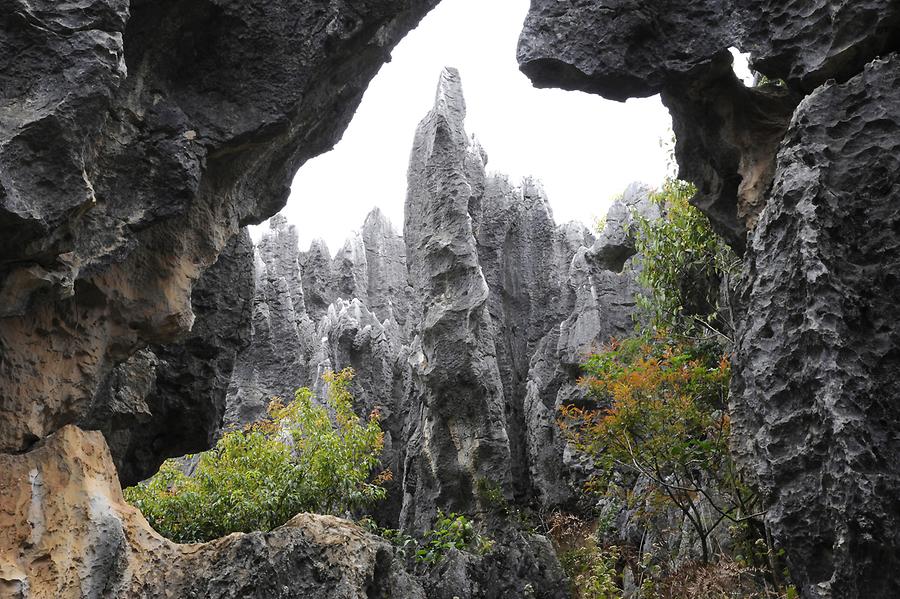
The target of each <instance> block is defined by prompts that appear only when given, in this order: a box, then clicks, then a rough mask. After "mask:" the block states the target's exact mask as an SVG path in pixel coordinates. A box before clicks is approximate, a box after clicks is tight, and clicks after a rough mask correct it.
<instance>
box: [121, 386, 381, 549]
mask: <svg viewBox="0 0 900 599" xmlns="http://www.w3.org/2000/svg"><path fill="white" fill-rule="evenodd" d="M352 377H353V372H352V370H350V369H346V370H343V371H341V372H339V373H328V374H326V377H325V379H326V382H327V383H328V384H329V392H328V398H327V402H328V406H329V407H330V409H331V411H332V415H329V410H328V408H326V407H323V406H320V405H317V404H315V403H314V402H313V398H312V394H311V393H310V391H309V389H305V388H304V389H299V390H298V391H297V394H296V398H295V400H294V401H293V402H291V403H290V404H288V405H284V404H282V403H281V402H279V401H277V400H276V401H274V402H273V403H272V404H271V405H270V406H269V418H268V419H267V420H265V421H263V422H260V423H256V424H254V425H251V426H249V427H247V428H246V429H244V430H236V431H231V432H227V433H225V434H224V435H223V436H222V438H221V439H220V440H219V442H218V443H217V445H216V447H215V448H214V449H212V450H210V451H208V452H206V453H203V454H201V455H200V459H199V463H198V465H197V468H196V472H195V473H194V474H193V475H192V476H187V475H185V474H184V473H183V472H182V471H181V470H180V469H179V467H178V464H177V462H174V461H172V460H169V461H167V462H166V463H164V464H163V466H162V467H161V468H160V471H159V472H158V473H157V474H156V475H155V476H153V477H152V478H151V479H149V480H148V481H145V482H144V483H141V484H139V485H137V486H134V487H131V488H129V489H126V490H125V497H126V499H127V500H128V501H129V503H131V504H132V505H134V506H135V507H137V508H139V509H140V510H141V511H142V512H143V514H144V516H145V517H146V518H147V520H148V521H149V522H150V524H151V525H152V526H153V527H154V528H155V529H156V530H157V531H158V532H160V533H161V534H163V535H164V536H166V537H169V538H170V539H172V540H175V541H179V542H197V541H205V540H210V539H214V538H217V537H220V536H223V535H226V534H229V533H231V532H250V531H255V530H263V531H267V530H271V529H273V528H275V527H277V526H280V525H282V524H284V523H285V522H287V521H288V520H289V519H290V518H292V517H293V516H294V515H296V514H298V513H300V512H318V513H327V514H337V515H343V514H345V513H347V512H349V511H351V510H354V509H357V508H361V507H364V506H367V505H370V504H372V503H374V502H375V501H378V500H379V499H382V498H383V497H384V495H385V491H384V489H383V488H382V487H381V486H380V485H379V482H382V481H384V480H386V479H387V478H389V476H390V473H389V472H384V473H382V474H380V475H379V476H378V477H376V479H375V480H374V481H370V480H369V479H370V476H371V474H372V471H373V469H374V468H375V467H376V465H377V464H378V458H379V455H380V453H381V450H382V447H383V443H384V442H383V433H382V431H381V427H380V425H379V422H378V415H377V414H372V415H371V416H370V417H369V419H368V420H367V421H366V422H360V419H359V417H358V416H357V415H356V414H355V413H354V412H353V398H352V396H351V394H350V392H349V389H348V387H349V385H350V381H351V380H352Z"/></svg>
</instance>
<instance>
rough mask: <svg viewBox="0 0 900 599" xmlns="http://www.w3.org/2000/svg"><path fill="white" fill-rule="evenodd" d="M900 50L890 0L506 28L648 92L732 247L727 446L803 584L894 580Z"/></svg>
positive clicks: (552, 62)
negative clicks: (736, 279) (733, 311)
mask: <svg viewBox="0 0 900 599" xmlns="http://www.w3.org/2000/svg"><path fill="white" fill-rule="evenodd" d="M730 47H736V48H738V49H739V50H741V51H743V52H747V53H749V55H750V65H751V67H752V68H753V69H755V70H756V71H758V72H759V73H760V74H761V75H763V76H764V77H765V78H766V80H764V81H761V82H760V83H761V84H760V85H758V86H756V87H746V86H744V85H743V84H742V83H741V82H740V81H739V80H738V79H737V78H736V76H735V75H734V73H733V72H732V69H731V63H732V59H731V56H730V54H729V51H728V49H729V48H730ZM898 51H900V3H897V2H896V1H894V0H860V1H856V2H830V1H826V0H794V1H790V2H770V1H762V0H731V1H728V0H666V1H662V2H641V1H637V0H621V1H619V0H616V1H589V0H572V1H569V2H556V1H554V0H533V2H532V3H531V9H530V11H529V14H528V17H527V19H526V23H525V28H524V32H523V34H522V36H521V38H520V44H519V50H518V58H519V63H520V67H521V69H522V71H523V72H524V73H526V74H527V75H528V76H529V77H530V78H531V79H532V81H533V82H534V83H535V84H536V85H538V86H542V87H548V86H555V87H562V88H565V89H577V90H583V91H587V92H591V93H597V94H600V95H602V96H605V97H607V98H611V99H615V100H624V99H626V98H629V97H642V96H649V95H652V94H656V93H660V94H662V98H663V101H664V102H665V104H666V105H667V106H668V107H669V110H670V112H671V114H672V117H673V121H674V129H675V133H676V136H677V145H676V155H677V158H678V163H679V166H680V170H681V176H682V177H683V178H686V179H689V180H690V181H692V182H693V183H695V184H696V185H697V187H698V189H699V193H698V194H697V197H696V198H694V200H693V201H694V203H695V204H696V205H697V206H698V207H699V208H701V209H702V210H703V211H704V212H706V214H707V215H709V217H710V218H711V219H712V221H713V222H714V224H715V225H716V226H717V228H718V229H719V231H720V232H721V233H722V234H723V235H725V237H726V238H727V239H728V240H729V241H730V243H731V244H732V245H733V247H734V248H735V249H736V250H738V251H739V252H744V253H745V257H744V259H745V263H744V271H743V282H742V298H743V306H742V310H741V312H742V314H743V316H742V317H741V319H740V323H739V327H738V333H737V340H736V347H735V351H734V359H733V372H734V377H733V382H732V395H731V410H732V418H733V426H734V438H733V450H734V451H735V452H736V454H737V456H738V457H739V459H740V461H741V462H742V464H743V466H744V467H745V468H746V470H747V471H748V472H749V473H751V474H752V475H754V476H755V478H756V482H757V484H758V485H759V487H760V488H761V490H762V491H763V492H764V495H765V502H766V506H767V508H768V513H767V515H766V519H767V521H768V522H769V524H770V525H771V526H772V529H773V532H774V536H775V541H776V543H777V544H778V545H779V546H780V547H782V548H783V549H784V550H785V551H786V556H787V560H788V565H789V567H790V572H791V575H792V578H793V579H794V581H795V582H796V583H797V587H798V590H799V592H800V594H801V595H802V596H803V597H806V598H815V599H853V598H857V597H859V598H862V597H865V598H868V597H896V596H900V574H898V572H900V460H898V449H900V446H898V438H900V437H898V431H900V402H898V399H900V383H898V378H897V372H898V371H900V320H898V318H897V306H898V302H900V295H898V292H900V237H898V231H900V169H898V166H900V165H898V147H900V79H898V77H900V53H898Z"/></svg>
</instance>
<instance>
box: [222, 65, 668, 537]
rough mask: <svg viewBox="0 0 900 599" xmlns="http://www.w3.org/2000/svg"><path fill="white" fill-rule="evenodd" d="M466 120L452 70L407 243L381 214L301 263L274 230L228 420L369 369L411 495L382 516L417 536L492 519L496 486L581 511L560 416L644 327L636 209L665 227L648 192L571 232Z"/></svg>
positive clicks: (419, 151)
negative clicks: (607, 355)
mask: <svg viewBox="0 0 900 599" xmlns="http://www.w3.org/2000/svg"><path fill="white" fill-rule="evenodd" d="M465 110H466V107H465V100H464V98H463V95H462V85H461V81H460V77H459V74H458V72H456V71H455V70H454V69H446V70H444V72H443V73H442V74H441V77H440V80H439V83H438V89H437V94H436V98H435V105H434V108H433V109H432V110H431V111H430V112H429V113H428V115H427V116H426V117H425V119H424V120H423V121H422V122H421V124H420V125H419V128H418V130H417V132H416V135H415V140H414V144H413V149H412V153H411V158H410V168H409V187H408V194H407V199H406V211H405V212H406V218H405V223H404V227H403V235H402V236H401V235H399V234H398V233H396V232H395V231H394V229H393V228H392V225H391V224H390V223H389V222H388V221H387V219H386V218H385V217H384V215H383V214H382V213H381V212H380V211H379V210H377V209H376V210H374V211H373V212H372V213H371V214H369V216H368V217H367V218H366V220H365V223H364V224H363V226H362V228H361V229H360V231H359V232H358V233H356V234H354V235H353V236H352V237H351V238H350V239H349V240H348V241H347V242H346V244H345V245H344V246H343V248H341V250H340V251H339V252H337V254H336V255H335V256H334V257H333V258H332V257H331V256H330V254H329V252H328V248H327V246H325V245H324V243H322V242H314V243H313V244H312V245H311V246H310V248H309V250H307V251H304V252H300V251H298V248H297V232H296V229H295V227H294V226H293V225H289V224H288V223H287V222H286V221H285V220H284V219H283V218H281V217H277V218H275V219H272V221H271V223H270V227H271V230H270V231H269V232H268V233H267V234H265V235H264V237H263V239H262V241H261V242H260V244H259V247H258V251H257V254H258V257H259V259H258V261H257V265H256V280H257V289H256V298H255V300H254V306H253V314H254V319H253V334H252V341H251V343H250V345H249V347H248V348H247V349H246V350H245V351H243V352H242V353H241V357H240V358H239V359H238V363H237V366H236V368H235V371H234V376H233V379H232V382H231V387H230V389H229V398H228V417H227V419H228V421H229V423H231V424H235V425H241V424H245V423H247V422H249V421H252V420H254V419H257V418H259V417H261V416H262V415H263V414H264V413H265V406H266V404H267V403H268V401H270V400H271V399H272V398H273V397H276V396H278V397H291V396H292V394H293V391H294V390H295V389H296V388H297V387H300V386H306V387H310V388H312V389H320V390H321V388H322V385H323V383H322V382H321V375H322V374H323V373H324V372H325V371H326V370H328V369H334V370H337V369H341V368H345V367H348V366H349V367H352V368H353V369H354V370H355V372H356V378H355V380H354V387H355V389H354V390H355V396H356V397H357V400H358V409H359V411H360V412H361V413H369V412H371V411H373V410H377V411H378V412H379V413H380V414H381V416H382V419H383V420H382V424H383V427H384V428H385V430H386V432H387V436H386V453H385V458H384V460H383V461H384V463H385V464H386V465H387V466H388V467H389V468H390V469H391V471H392V472H393V474H394V479H395V480H394V483H393V484H392V485H391V487H390V490H391V499H390V500H389V501H388V502H387V505H386V506H384V507H383V508H382V512H383V513H382V514H381V515H382V516H383V517H384V518H386V520H387V522H388V523H389V524H391V525H397V524H400V525H402V526H403V527H404V528H405V529H408V530H425V529H427V528H428V526H429V524H430V523H431V522H432V521H433V518H434V515H435V513H436V511H437V509H444V510H457V511H468V512H472V511H473V510H478V509H480V508H484V507H485V506H482V505H480V504H479V493H478V487H479V485H484V484H485V483H488V484H489V485H491V487H496V488H498V490H500V491H501V492H502V493H503V494H505V495H506V496H507V497H508V498H509V499H513V500H523V501H531V500H536V501H538V502H539V503H540V504H542V505H544V506H546V507H548V508H552V507H559V506H562V505H566V504H567V503H568V502H570V501H571V500H572V499H573V491H575V490H577V488H578V486H579V482H580V481H579V479H578V473H577V472H576V471H574V470H572V469H569V468H566V467H565V464H566V460H567V457H566V451H565V443H564V440H563V439H562V434H561V433H560V431H559V429H558V428H557V426H556V418H555V414H556V410H557V408H558V407H559V406H560V405H561V404H563V403H567V402H571V401H574V400H576V399H579V398H583V396H584V392H583V391H582V389H581V388H580V387H578V386H577V385H576V380H577V378H578V375H579V369H578V364H579V363H580V362H581V361H582V360H583V359H584V356H585V355H586V354H587V353H588V352H589V351H591V350H592V349H596V348H598V347H600V346H601V345H602V344H603V343H605V342H606V341H608V340H609V339H610V338H611V337H614V336H622V335H625V334H627V333H628V332H629V331H631V330H632V329H633V326H634V324H633V320H632V316H633V313H634V306H635V295H636V293H638V291H639V288H638V285H637V283H636V281H635V269H634V266H633V256H634V254H635V249H634V240H633V237H632V236H631V235H630V234H629V233H628V225H629V224H630V222H631V219H632V218H633V217H632V213H633V211H637V212H639V213H641V214H643V215H644V216H647V217H654V216H656V215H657V214H658V212H657V210H658V209H657V208H656V205H655V204H654V203H653V202H651V201H650V199H649V191H650V190H649V188H647V187H645V186H642V185H638V184H635V185H632V186H631V187H630V188H629V189H628V190H626V192H625V194H623V196H622V199H621V200H618V201H617V202H616V203H615V204H614V206H613V208H612V209H611V211H610V218H609V219H608V221H607V225H606V227H605V229H604V231H602V232H601V234H600V235H599V236H598V238H596V239H595V238H594V235H593V234H592V233H591V232H590V231H588V230H587V229H586V228H585V227H584V226H582V225H579V224H575V223H569V224H564V225H557V224H556V223H555V222H554V220H553V216H552V213H551V210H550V205H549V201H548V199H547V197H546V195H545V194H544V192H543V190H542V189H541V187H540V185H539V184H538V183H536V182H534V181H532V180H525V181H523V182H522V184H521V185H518V186H516V185H513V184H511V183H510V182H509V181H508V179H507V178H506V177H504V176H502V175H498V174H488V173H487V172H486V167H485V163H486V160H487V154H486V152H485V151H484V150H483V149H482V148H481V147H480V146H479V144H478V143H477V142H476V141H474V139H473V138H471V137H469V136H468V135H467V134H466V132H465V129H464V118H465ZM319 395H320V396H321V395H322V393H320V394H319Z"/></svg>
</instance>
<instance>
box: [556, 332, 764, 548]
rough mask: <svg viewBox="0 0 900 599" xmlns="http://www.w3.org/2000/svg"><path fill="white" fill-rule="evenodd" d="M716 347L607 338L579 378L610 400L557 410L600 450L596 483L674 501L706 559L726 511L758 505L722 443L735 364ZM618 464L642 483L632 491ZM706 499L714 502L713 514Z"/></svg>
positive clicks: (733, 516)
mask: <svg viewBox="0 0 900 599" xmlns="http://www.w3.org/2000/svg"><path fill="white" fill-rule="evenodd" d="M718 349H719V348H718V346H717V345H715V344H707V345H706V346H701V345H698V344H696V343H691V342H686V341H683V340H676V339H670V338H665V337H662V336H657V337H647V336H644V337H636V338H632V339H628V340H626V341H623V342H617V341H613V342H612V343H611V344H610V346H609V347H608V348H607V349H606V350H605V351H603V352H601V353H598V354H595V355H593V356H591V357H590V359H589V360H588V362H587V363H586V364H585V366H584V370H585V373H586V374H585V376H584V378H583V379H582V383H583V384H584V385H586V386H587V388H588V390H589V392H590V394H591V395H592V396H594V397H595V398H596V399H597V400H598V402H599V403H601V404H602V405H606V406H608V407H606V408H603V409H599V410H586V409H583V408H578V407H575V406H568V407H564V408H563V409H562V418H561V420H560V425H561V426H562V427H563V428H564V429H565V430H566V431H567V432H568V435H569V437H570V439H571V440H572V441H573V442H574V443H575V445H576V447H578V448H579V449H580V450H582V451H584V452H586V453H587V454H589V455H591V456H593V457H594V458H595V460H596V463H597V465H598V467H599V469H600V472H601V476H600V477H599V478H598V479H597V480H596V481H595V484H594V490H595V491H599V492H601V493H603V494H611V495H616V494H618V495H620V496H621V498H624V499H627V500H629V501H630V502H631V503H632V504H642V505H673V506H675V507H677V508H678V509H679V510H680V511H681V512H682V513H683V514H684V516H685V518H686V519H687V520H688V521H689V522H690V524H691V526H692V527H693V529H694V531H695V532H696V534H697V537H698V538H699V540H700V545H701V550H702V557H703V561H704V562H708V561H709V560H710V557H711V553H710V547H709V542H708V538H709V535H710V533H711V532H712V530H713V529H715V527H716V526H717V525H718V524H719V523H720V522H722V520H725V519H727V520H730V521H732V522H735V523H738V522H743V521H745V520H747V519H748V518H757V517H759V515H760V514H758V513H756V509H755V506H756V503H757V497H756V495H755V494H753V493H752V492H750V491H749V490H748V488H747V486H746V485H745V484H744V481H743V479H742V477H741V475H740V473H739V471H738V469H737V468H736V466H735V464H734V462H733V461H732V459H731V456H730V454H729V451H728V436H729V432H730V431H729V428H730V422H729V419H728V415H727V412H726V410H725V407H726V406H725V402H726V400H727V396H728V383H729V379H730V374H731V370H730V366H729V363H728V360H727V359H726V358H725V357H723V356H722V355H721V353H719V352H718ZM622 472H631V473H633V474H635V475H639V476H643V477H644V478H645V479H646V480H647V481H648V484H647V485H646V487H645V489H646V490H645V492H643V493H642V494H640V495H639V496H634V495H632V494H631V492H630V489H628V490H626V489H624V488H621V487H618V486H617V485H616V484H615V482H614V481H615V476H616V474H617V473H622ZM703 502H706V503H707V504H709V505H710V506H711V507H712V508H713V509H714V511H715V512H716V516H715V517H713V518H712V519H710V518H708V517H707V516H706V515H704V513H703V510H702V509H701V503H703Z"/></svg>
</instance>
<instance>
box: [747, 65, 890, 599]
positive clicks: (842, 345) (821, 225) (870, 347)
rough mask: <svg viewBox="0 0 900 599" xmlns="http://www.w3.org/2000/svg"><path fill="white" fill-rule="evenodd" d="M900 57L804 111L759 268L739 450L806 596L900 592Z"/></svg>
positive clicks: (783, 168) (764, 226) (761, 241)
mask: <svg viewBox="0 0 900 599" xmlns="http://www.w3.org/2000/svg"><path fill="white" fill-rule="evenodd" d="M898 231H900V57H897V56H896V55H895V56H893V57H891V58H889V59H886V60H883V61H876V62H875V63H873V64H871V65H869V66H868V67H866V69H865V71H864V72H863V73H861V74H860V75H858V76H857V77H855V78H853V79H851V80H850V81H849V82H847V83H846V84H843V85H835V84H832V85H826V86H824V87H822V88H820V89H819V90H817V91H816V92H815V93H814V94H812V95H810V96H809V97H808V98H806V99H805V100H804V101H803V102H802V103H801V104H800V107H799V108H798V110H797V114H796V115H795V116H794V120H793V122H792V124H791V128H790V130H789V132H788V135H787V137H786V138H785V141H784V144H783V145H782V148H781V150H780V152H779V155H778V169H777V173H776V177H775V187H774V190H773V193H772V198H771V200H770V201H769V204H768V206H767V207H766V210H765V211H764V212H763V214H762V218H761V220H760V224H759V225H758V228H757V231H756V232H755V234H754V235H753V238H752V244H751V246H750V250H749V252H748V260H747V265H746V269H745V272H746V277H747V280H746V284H747V288H746V292H745V294H746V297H745V302H746V306H747V310H746V316H745V317H744V320H743V322H742V323H741V327H740V329H741V335H740V338H739V342H738V346H737V349H736V355H735V360H734V385H733V399H732V412H733V415H734V416H733V422H734V427H735V429H734V436H735V442H734V447H735V450H736V451H737V453H738V455H739V456H740V458H741V459H742V461H743V462H744V463H745V464H746V465H747V466H748V467H749V468H750V470H751V471H752V472H755V473H757V475H758V480H759V483H760V485H761V486H762V487H763V489H764V490H765V491H766V493H767V494H768V496H769V502H770V506H771V511H770V513H769V517H768V520H769V522H770V523H771V524H772V526H773V528H774V531H775V534H776V538H778V539H779V540H780V541H781V543H783V545H784V546H785V548H786V549H787V553H788V559H789V562H790V568H791V572H792V573H793V575H794V576H795V578H796V580H797V581H798V582H799V583H800V584H801V585H802V592H803V594H804V596H807V597H815V598H820V597H821V598H834V599H837V598H838V597H840V598H845V597H846V598H854V597H893V596H896V595H898V594H900V577H898V574H897V573H898V571H900V557H898V556H900V532H898V531H900V516H898V514H900V466H898V460H897V456H898V455H900V442H898V436H897V431H898V428H900V407H898V403H897V398H898V397H900V381H898V378H897V371H898V368H900V325H898V321H897V318H896V306H897V303H898V301H900V296H898V292H900V239H898V234H897V233H898Z"/></svg>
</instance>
